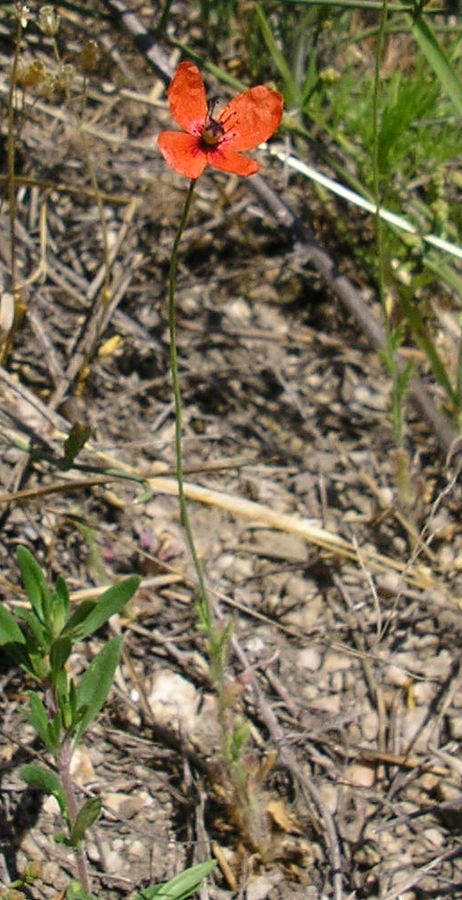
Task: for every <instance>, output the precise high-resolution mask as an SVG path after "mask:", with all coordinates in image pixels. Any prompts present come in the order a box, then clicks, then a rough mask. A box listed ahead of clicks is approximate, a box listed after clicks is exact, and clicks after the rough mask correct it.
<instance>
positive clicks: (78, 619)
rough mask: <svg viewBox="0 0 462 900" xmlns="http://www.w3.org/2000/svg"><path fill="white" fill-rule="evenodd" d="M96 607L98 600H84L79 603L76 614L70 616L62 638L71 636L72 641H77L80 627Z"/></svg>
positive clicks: (75, 610)
mask: <svg viewBox="0 0 462 900" xmlns="http://www.w3.org/2000/svg"><path fill="white" fill-rule="evenodd" d="M95 606H96V600H82V603H79V605H78V606H76V608H75V609H74V612H73V613H72V614H71V615H70V616H69V619H68V620H67V622H66V624H65V626H64V628H63V630H62V632H61V637H65V636H69V637H70V638H71V639H72V640H75V638H76V636H77V633H78V632H79V626H80V625H81V623H82V622H83V621H84V620H85V619H86V618H87V616H88V615H89V614H90V613H91V612H92V610H93V609H94V608H95Z"/></svg>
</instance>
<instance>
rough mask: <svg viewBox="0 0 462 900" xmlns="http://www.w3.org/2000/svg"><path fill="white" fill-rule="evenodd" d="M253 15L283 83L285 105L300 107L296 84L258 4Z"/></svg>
mask: <svg viewBox="0 0 462 900" xmlns="http://www.w3.org/2000/svg"><path fill="white" fill-rule="evenodd" d="M255 14H256V17H257V22H258V24H259V26H260V31H261V33H262V36H263V40H264V41H265V44H266V46H267V48H268V52H269V54H270V56H271V58H272V60H273V63H274V65H275V66H276V68H277V70H278V72H279V75H280V76H281V80H282V81H283V83H284V87H285V95H286V101H287V105H288V106H292V105H297V106H298V105H300V91H299V89H298V85H297V82H296V80H295V79H294V77H293V75H292V72H291V71H290V68H289V66H288V65H287V61H286V58H285V56H284V54H283V53H282V52H281V50H280V49H279V47H278V45H277V43H276V41H275V39H274V36H273V32H272V31H271V26H270V23H269V21H268V19H267V17H266V16H265V13H264V12H263V9H262V7H261V6H260V4H259V3H257V4H256V5H255Z"/></svg>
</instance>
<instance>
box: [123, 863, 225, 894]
mask: <svg viewBox="0 0 462 900" xmlns="http://www.w3.org/2000/svg"><path fill="white" fill-rule="evenodd" d="M215 866H216V862H215V860H214V859H210V860H208V861H207V862H204V863H199V864H198V865H197V866H191V868H190V869H185V871H184V872H180V874H179V875H175V877H174V878H171V879H170V881H166V882H165V884H157V885H156V884H154V885H151V886H150V887H147V888H145V889H144V891H141V893H140V894H138V896H137V897H136V900H154V898H159V900H164V898H165V900H187V898H188V897H191V896H192V895H193V894H194V893H195V892H196V891H197V890H198V888H200V886H201V884H202V882H203V880H204V878H207V875H210V873H211V872H213V870H214V868H215Z"/></svg>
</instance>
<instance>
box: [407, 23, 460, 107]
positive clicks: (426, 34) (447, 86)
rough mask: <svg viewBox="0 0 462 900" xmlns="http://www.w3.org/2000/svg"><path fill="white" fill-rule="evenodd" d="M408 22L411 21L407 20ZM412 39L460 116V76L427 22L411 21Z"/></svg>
mask: <svg viewBox="0 0 462 900" xmlns="http://www.w3.org/2000/svg"><path fill="white" fill-rule="evenodd" d="M409 21H411V20H410V19H409ZM411 27H412V31H413V34H414V37H415V39H416V41H417V43H418V45H419V47H420V49H421V50H422V53H423V54H424V55H425V57H426V58H427V62H428V63H429V64H430V66H431V67H432V69H433V71H434V73H435V75H436V76H437V78H438V79H439V81H440V82H441V85H442V87H443V88H444V90H445V92H446V94H447V95H448V97H449V99H450V100H451V101H452V103H453V104H454V106H455V108H456V109H457V112H458V113H459V115H462V85H461V81H460V76H459V75H458V74H457V72H456V71H455V69H454V67H453V65H452V63H451V62H450V60H449V59H448V57H447V56H446V54H445V52H444V50H443V48H442V47H441V44H440V43H439V41H438V38H437V37H436V35H435V33H434V31H433V30H432V28H431V27H430V25H429V23H428V21H427V20H426V19H424V18H423V17H422V16H418V17H417V18H416V19H414V21H411Z"/></svg>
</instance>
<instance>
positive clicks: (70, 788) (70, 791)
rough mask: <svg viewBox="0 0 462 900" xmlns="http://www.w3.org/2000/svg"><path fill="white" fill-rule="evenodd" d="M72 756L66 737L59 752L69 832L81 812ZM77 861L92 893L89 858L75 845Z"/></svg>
mask: <svg viewBox="0 0 462 900" xmlns="http://www.w3.org/2000/svg"><path fill="white" fill-rule="evenodd" d="M71 758H72V746H71V741H70V740H69V738H65V740H64V741H63V743H62V745H61V748H60V751H59V753H58V759H57V762H58V771H59V777H60V779H61V784H62V786H63V791H64V794H65V797H66V803H67V812H68V816H69V833H70V832H71V831H72V828H73V826H74V825H75V822H76V819H77V816H78V814H79V807H78V804H77V800H76V796H75V792H74V783H73V781H72V775H71ZM73 849H74V854H75V861H76V863H77V872H78V876H79V881H80V884H81V885H82V887H83V889H84V891H85V892H86V893H87V894H91V883H90V876H89V874H88V866H87V859H86V856H85V852H84V850H82V849H80V848H79V847H74V848H73Z"/></svg>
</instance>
